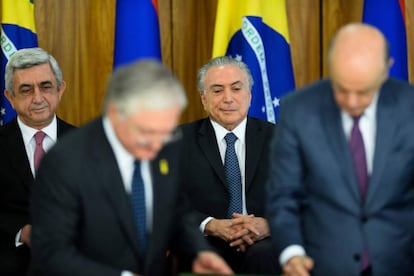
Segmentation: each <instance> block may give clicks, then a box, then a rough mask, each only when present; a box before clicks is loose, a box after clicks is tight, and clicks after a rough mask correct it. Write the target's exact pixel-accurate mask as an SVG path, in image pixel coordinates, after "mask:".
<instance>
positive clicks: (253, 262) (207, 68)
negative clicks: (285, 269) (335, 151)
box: [181, 57, 280, 274]
mask: <svg viewBox="0 0 414 276" xmlns="http://www.w3.org/2000/svg"><path fill="white" fill-rule="evenodd" d="M252 85H253V79H252V76H251V74H250V71H249V69H248V68H247V66H246V64H244V63H243V62H241V61H238V60H235V59H232V58H231V57H217V58H214V59H212V60H211V61H209V62H208V63H207V64H205V65H204V66H203V67H201V69H200V70H199V73H198V89H199V91H200V96H201V101H202V104H203V106H204V109H205V110H206V111H207V113H208V118H204V119H201V120H198V121H195V122H192V123H189V124H185V125H182V127H181V129H182V131H183V137H184V141H183V142H184V145H185V149H184V154H183V155H182V157H181V158H182V160H183V162H184V165H183V178H184V180H183V181H184V183H185V185H186V187H187V191H188V192H189V197H190V199H191V201H192V204H193V205H194V206H195V208H196V209H197V211H198V212H197V221H198V223H199V225H200V229H201V231H202V232H203V233H204V235H206V236H207V239H208V241H209V242H210V244H211V245H212V246H213V247H214V248H215V249H216V250H217V251H218V252H219V253H220V254H221V256H223V257H224V259H225V260H226V261H227V262H228V263H229V264H230V265H231V267H232V269H233V270H234V271H235V272H237V273H256V274H259V273H263V274H276V273H278V272H280V271H279V268H278V264H277V255H276V252H274V249H273V247H272V245H271V242H270V231H269V227H268V224H267V221H266V219H265V218H264V208H265V204H264V202H265V183H266V180H267V175H268V163H267V161H268V158H269V155H268V154H269V144H270V140H271V136H272V134H273V131H274V129H275V126H274V125H273V124H271V123H269V122H266V121H262V120H258V119H255V118H251V117H248V116H247V112H248V109H249V106H250V101H251V97H252V94H251V88H252ZM231 136H233V138H235V142H234V144H231V145H229V144H228V143H231V142H230V141H228V140H227V139H229V138H227V137H231ZM230 149H232V150H233V152H235V158H234V159H236V160H235V161H236V165H235V166H233V167H232V168H230V166H229V165H230V163H231V161H228V160H229V159H228V157H229V156H228V155H230V153H229V154H228V153H227V152H228V151H227V150H230ZM227 163H228V164H227ZM228 167H229V169H228V170H229V171H230V174H231V175H233V176H236V178H237V179H236V181H234V179H232V177H231V176H230V174H227V172H226V171H227V168H228ZM233 182H236V186H235V190H236V191H235V192H236V193H233V192H231V190H233V189H232V187H231V183H232V184H234V183H233ZM230 206H231V207H235V209H231V210H230V209H229V208H230Z"/></svg>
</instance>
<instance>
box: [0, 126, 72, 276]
mask: <svg viewBox="0 0 414 276" xmlns="http://www.w3.org/2000/svg"><path fill="white" fill-rule="evenodd" d="M72 128H74V126H72V125H70V124H68V123H66V122H64V121H62V120H61V119H59V118H58V119H57V136H58V138H60V137H61V136H62V135H63V134H65V133H66V132H67V131H68V130H70V129H72ZM0 183H1V184H0V191H1V192H0V218H1V219H0V274H1V275H13V272H12V271H14V272H15V273H16V274H17V275H22V272H23V271H25V270H26V269H27V267H28V263H29V257H30V253H29V250H28V247H27V246H25V245H22V246H20V247H18V248H16V246H15V237H16V234H17V232H18V231H19V230H20V229H21V228H22V227H23V226H24V225H25V224H28V223H30V217H29V199H30V193H31V189H32V184H33V175H32V171H31V169H30V164H29V160H28V158H27V154H26V149H25V146H24V143H23V137H22V134H21V131H20V128H19V126H18V124H17V119H16V118H15V119H14V120H12V121H11V122H9V123H8V124H6V125H4V126H3V127H1V128H0Z"/></svg>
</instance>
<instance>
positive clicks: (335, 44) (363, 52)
mask: <svg viewBox="0 0 414 276" xmlns="http://www.w3.org/2000/svg"><path fill="white" fill-rule="evenodd" d="M389 59H390V58H389V49H388V43H387V41H386V39H385V37H384V35H383V34H382V33H381V32H380V31H379V30H378V29H376V28H375V27H373V26H371V25H367V24H361V23H352V24H348V25H345V26H344V27H342V28H341V29H340V30H339V31H338V32H337V34H336V35H335V37H334V39H333V40H332V43H331V47H330V49H329V52H328V65H329V72H330V73H331V74H332V73H335V71H336V70H338V68H337V67H340V68H345V69H352V71H353V70H357V71H355V72H359V71H363V70H368V71H369V72H371V73H373V71H379V70H385V71H386V70H388V67H389ZM340 68H339V69H340ZM332 71H334V72H332ZM352 71H349V72H352Z"/></svg>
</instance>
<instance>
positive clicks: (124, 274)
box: [121, 270, 133, 276]
mask: <svg viewBox="0 0 414 276" xmlns="http://www.w3.org/2000/svg"><path fill="white" fill-rule="evenodd" d="M121 276H133V274H132V272H130V271H126V270H124V271H122V273H121Z"/></svg>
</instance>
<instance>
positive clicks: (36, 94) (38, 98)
mask: <svg viewBox="0 0 414 276" xmlns="http://www.w3.org/2000/svg"><path fill="white" fill-rule="evenodd" d="M33 89H34V91H33V102H35V103H39V102H42V101H43V95H42V91H41V90H40V89H39V87H37V86H34V88H33Z"/></svg>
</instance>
